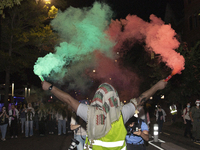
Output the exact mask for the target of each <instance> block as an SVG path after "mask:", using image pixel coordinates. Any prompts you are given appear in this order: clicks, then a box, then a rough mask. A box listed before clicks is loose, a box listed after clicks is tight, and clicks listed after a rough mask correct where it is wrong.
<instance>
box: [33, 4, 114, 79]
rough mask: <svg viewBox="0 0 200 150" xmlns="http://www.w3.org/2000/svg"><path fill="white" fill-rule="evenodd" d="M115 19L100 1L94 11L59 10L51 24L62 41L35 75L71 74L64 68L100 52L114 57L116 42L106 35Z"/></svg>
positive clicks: (39, 61)
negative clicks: (113, 48)
mask: <svg viewBox="0 0 200 150" xmlns="http://www.w3.org/2000/svg"><path fill="white" fill-rule="evenodd" d="M111 16H112V11H111V10H110V7H109V6H108V5H101V4H100V3H97V2H96V3H94V5H93V7H92V8H90V9H88V8H84V9H79V8H73V7H70V8H68V9H67V10H66V11H64V12H61V11H59V12H58V14H57V17H56V18H55V19H53V21H52V22H51V25H52V26H53V29H54V30H55V31H57V32H58V33H59V34H60V37H61V40H62V42H61V43H60V44H59V46H56V47H55V53H53V54H52V53H49V54H47V55H46V56H45V57H43V58H38V60H37V62H36V63H35V66H34V73H35V74H36V75H42V76H45V77H47V76H49V75H50V74H53V73H56V74H58V73H60V72H63V71H67V70H66V69H64V70H63V66H67V65H69V64H70V63H74V62H77V61H80V60H81V59H84V57H83V55H87V54H89V53H91V52H93V51H94V50H96V49H98V50H99V51H101V52H102V53H104V54H106V55H107V56H110V57H112V55H111V53H110V52H111V51H110V49H111V48H112V47H113V45H114V43H113V42H112V41H110V40H109V39H108V37H107V35H106V34H105V33H104V32H103V31H104V30H105V29H106V27H107V26H108V24H107V23H108V21H109V20H110V19H111ZM62 75H65V73H62ZM59 77H60V78H62V77H61V76H59Z"/></svg>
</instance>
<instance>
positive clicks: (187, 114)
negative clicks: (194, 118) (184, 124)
mask: <svg viewBox="0 0 200 150" xmlns="http://www.w3.org/2000/svg"><path fill="white" fill-rule="evenodd" d="M186 109H187V112H186ZM189 113H190V109H188V108H185V109H184V110H183V115H184V116H185V119H187V120H190V116H189Z"/></svg>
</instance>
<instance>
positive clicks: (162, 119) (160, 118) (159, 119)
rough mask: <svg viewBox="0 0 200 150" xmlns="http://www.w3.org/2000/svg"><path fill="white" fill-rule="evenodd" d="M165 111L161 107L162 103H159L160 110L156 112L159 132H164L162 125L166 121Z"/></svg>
mask: <svg viewBox="0 0 200 150" xmlns="http://www.w3.org/2000/svg"><path fill="white" fill-rule="evenodd" d="M165 116H166V113H165V111H164V110H163V109H162V108H161V106H160V105H158V110H157V112H156V121H157V122H158V131H159V133H162V127H163V123H164V122H165Z"/></svg>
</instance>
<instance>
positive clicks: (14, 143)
mask: <svg viewBox="0 0 200 150" xmlns="http://www.w3.org/2000/svg"><path fill="white" fill-rule="evenodd" d="M183 132H184V131H183V129H179V128H175V127H172V126H171V123H170V122H166V123H164V126H163V133H162V134H161V135H159V139H160V142H158V143H154V142H153V138H150V140H149V143H148V144H147V147H146V149H147V150H199V149H200V143H195V142H193V141H191V140H190V139H189V138H185V137H183ZM150 134H151V135H152V130H151V131H150ZM8 135H9V133H7V137H6V139H7V140H6V141H5V142H2V141H0V150H67V149H68V147H69V145H70V143H71V139H72V138H73V133H68V135H60V136H58V135H57V132H56V133H55V134H54V135H48V134H47V135H45V136H44V137H40V136H39V134H38V132H37V131H34V136H32V137H29V138H25V136H24V134H22V133H20V134H19V136H18V138H17V139H15V138H14V139H11V138H10V137H9V136H8Z"/></svg>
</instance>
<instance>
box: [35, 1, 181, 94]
mask: <svg viewBox="0 0 200 150" xmlns="http://www.w3.org/2000/svg"><path fill="white" fill-rule="evenodd" d="M111 18H112V11H111V9H110V7H109V6H108V5H106V4H100V3H98V2H95V3H94V4H93V7H91V8H83V9H79V8H73V7H70V8H68V9H67V10H66V11H64V12H59V13H58V14H57V17H56V18H55V19H53V21H52V22H51V25H52V26H53V29H54V30H55V31H57V32H58V33H59V34H60V37H61V40H62V42H61V43H60V44H59V46H56V47H55V53H49V54H47V55H46V56H45V57H43V58H38V60H37V62H36V63H35V66H34V73H35V74H36V75H42V76H44V77H47V76H49V75H50V78H53V79H54V80H56V82H58V81H59V80H60V83H61V82H63V83H64V81H65V80H67V81H69V83H70V85H69V87H71V88H79V89H86V88H88V86H90V85H91V84H92V83H91V78H92V79H97V80H99V81H102V82H109V83H111V84H113V86H114V87H116V89H120V90H121V93H122V95H125V96H124V97H128V96H129V98H130V97H133V96H138V92H139V84H140V81H141V79H139V78H138V76H137V74H136V73H134V72H133V71H132V70H130V69H129V68H125V67H119V66H118V65H117V63H115V61H114V60H115V59H116V58H117V55H116V53H117V52H118V51H123V50H127V49H128V48H131V47H132V46H133V45H134V44H135V43H136V42H145V43H146V47H145V48H146V50H147V51H149V52H151V51H153V52H154V53H156V54H160V56H161V57H160V58H161V59H160V60H161V61H163V62H165V63H166V65H167V66H168V67H170V68H171V69H172V70H173V72H174V73H180V71H181V70H183V69H184V62H185V60H184V58H183V56H181V55H180V54H179V53H177V52H176V51H175V49H176V48H178V47H179V42H178V41H177V40H176V38H175V35H176V33H175V31H174V30H173V29H172V28H171V26H170V25H166V24H164V22H163V21H162V20H161V19H160V18H157V17H156V16H154V15H151V16H150V20H151V21H150V22H145V21H144V20H142V19H141V18H139V17H137V16H136V15H128V16H127V17H126V19H120V20H111ZM127 40H129V41H131V42H129V45H125V46H126V47H124V42H125V41H127ZM113 54H114V55H113ZM133 65H134V64H133ZM93 69H95V70H96V72H95V73H92V70H93ZM86 70H87V73H86ZM88 70H89V71H88ZM87 75H88V76H87ZM89 77H90V78H89ZM61 79H63V81H61ZM110 79H111V80H110ZM70 81H73V82H70ZM124 97H123V98H124Z"/></svg>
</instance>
